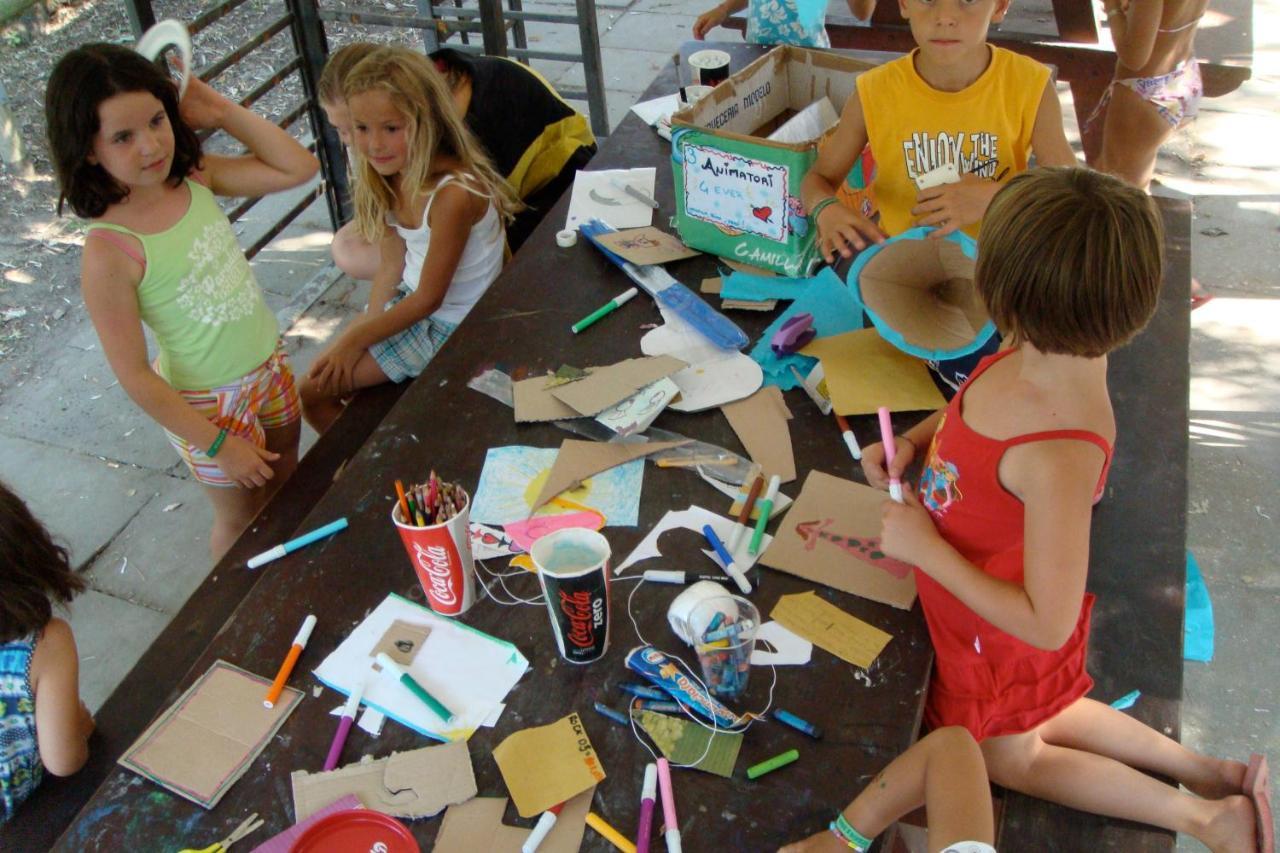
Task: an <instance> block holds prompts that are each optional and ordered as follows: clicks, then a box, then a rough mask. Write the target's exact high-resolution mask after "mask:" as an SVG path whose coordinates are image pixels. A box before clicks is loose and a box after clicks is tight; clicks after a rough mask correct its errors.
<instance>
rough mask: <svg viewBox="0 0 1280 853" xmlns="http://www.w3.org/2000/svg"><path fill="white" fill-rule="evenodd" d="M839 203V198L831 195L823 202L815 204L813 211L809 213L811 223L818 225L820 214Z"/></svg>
mask: <svg viewBox="0 0 1280 853" xmlns="http://www.w3.org/2000/svg"><path fill="white" fill-rule="evenodd" d="M838 201H839V199H838V198H836V197H835V196H833V195H829V196H827V197H826V198H824V199H823V200H822V201H820V202H818V203H817V204H815V205H814V206H813V210H811V211H809V221H810V222H813V223H814V224H815V225H816V224H817V222H818V214H820V213H822V211H824V210H826V209H827V208H828V207H830V206H831V205H833V204H835V203H836V202H838Z"/></svg>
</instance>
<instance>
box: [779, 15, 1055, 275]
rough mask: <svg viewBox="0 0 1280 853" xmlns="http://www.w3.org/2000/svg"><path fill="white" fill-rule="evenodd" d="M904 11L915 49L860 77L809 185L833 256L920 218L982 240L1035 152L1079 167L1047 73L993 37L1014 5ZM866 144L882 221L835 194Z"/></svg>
mask: <svg viewBox="0 0 1280 853" xmlns="http://www.w3.org/2000/svg"><path fill="white" fill-rule="evenodd" d="M898 8H899V9H900V10H901V11H902V16H903V17H904V18H906V19H907V21H908V23H910V25H911V35H912V36H913V37H914V38H915V41H916V45H917V48H916V50H914V51H912V52H911V54H909V55H907V56H904V57H902V58H901V59H896V60H894V61H892V62H889V63H886V64H884V65H881V66H879V67H878V68H875V69H873V70H871V71H868V72H866V73H865V74H863V75H861V76H860V77H859V78H858V81H857V92H856V97H851V98H849V100H848V102H847V103H846V104H845V106H844V112H843V114H842V115H841V117H840V124H839V126H838V127H837V128H836V131H835V133H834V134H833V135H832V137H831V138H830V139H829V140H828V141H827V144H826V145H824V146H823V148H822V150H821V151H820V152H819V155H818V160H817V162H816V163H815V164H814V166H813V168H812V169H811V170H810V171H809V174H808V175H806V176H805V179H804V183H803V184H802V185H801V198H802V199H803V200H804V203H805V209H806V210H808V211H809V215H810V216H811V217H813V219H814V220H815V223H816V225H817V227H818V245H819V247H820V248H821V250H822V255H823V257H824V258H826V259H827V261H828V263H834V262H835V259H836V255H837V254H839V255H842V256H844V257H846V258H847V257H851V256H852V255H853V254H854V252H855V251H859V250H861V249H864V248H866V246H867V244H868V243H869V242H874V243H880V242H883V241H884V240H885V238H886V237H888V236H893V235H895V234H898V233H901V232H902V231H905V230H907V229H908V228H911V227H913V226H915V225H932V226H936V227H937V229H938V230H937V231H935V232H934V236H938V237H942V236H945V235H947V234H950V233H952V232H953V231H957V230H963V231H965V232H966V233H968V234H969V235H970V236H972V237H977V235H978V226H979V225H980V224H981V222H982V216H983V214H984V213H985V212H986V209H987V205H988V204H989V203H990V201H991V198H992V196H994V195H995V193H996V190H998V189H999V188H1000V186H1001V184H1002V182H1004V181H1006V180H1008V179H1009V178H1011V177H1013V176H1014V175H1015V174H1018V173H1019V172H1022V171H1024V170H1025V169H1026V168H1027V161H1028V158H1029V155H1030V154H1031V152H1034V153H1035V155H1036V162H1037V164H1038V165H1041V166H1071V165H1075V164H1076V158H1075V155H1074V153H1072V151H1071V146H1070V145H1069V144H1068V143H1067V137H1066V134H1065V133H1064V132H1063V130H1062V108H1061V106H1060V105H1059V103H1058V96H1057V93H1056V92H1055V91H1054V88H1053V84H1052V82H1051V81H1050V80H1049V69H1048V68H1046V67H1045V66H1044V65H1041V64H1040V63H1039V62H1036V61H1035V60H1033V59H1030V58H1028V57H1025V56H1021V55H1019V54H1016V53H1012V52H1010V51H1007V50H1004V49H1002V48H998V47H993V46H991V45H989V44H987V30H988V28H989V27H990V26H991V24H992V23H994V22H998V21H1001V20H1003V19H1004V15H1005V12H1006V11H1008V8H1009V0H898ZM868 143H870V147H871V152H872V154H873V155H874V156H875V160H876V177H875V179H874V180H873V182H872V185H871V189H872V192H873V194H874V196H875V199H876V204H877V205H878V207H879V209H880V223H879V225H876V224H875V223H873V222H872V221H871V220H869V219H868V218H866V217H865V216H863V215H862V214H861V213H860V212H858V211H855V210H851V209H850V208H848V207H845V206H844V205H842V204H840V203H838V201H837V199H836V191H837V188H838V187H840V185H841V184H842V182H843V181H844V178H845V176H846V175H848V174H849V170H850V168H851V167H852V166H853V163H854V161H855V159H857V157H858V156H859V155H860V154H861V153H862V150H863V148H864V146H866V145H867V144H868Z"/></svg>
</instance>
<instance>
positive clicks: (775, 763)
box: [747, 749, 800, 779]
mask: <svg viewBox="0 0 1280 853" xmlns="http://www.w3.org/2000/svg"><path fill="white" fill-rule="evenodd" d="M799 757H800V750H798V749H788V750H787V751H786V752H784V753H782V755H775V756H774V757H773V758H770V759H769V760H768V761H761V762H760V763H759V764H756V765H754V766H752V767H748V768H747V778H748V779H759V778H760V777H761V776H763V775H764V774H766V773H771V772H773V771H774V770H777V769H778V768H779V767H786V766H787V765H788V764H790V763H791V762H793V761H795V760H796V759H798V758H799Z"/></svg>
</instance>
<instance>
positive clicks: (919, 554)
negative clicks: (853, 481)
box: [880, 489, 954, 572]
mask: <svg viewBox="0 0 1280 853" xmlns="http://www.w3.org/2000/svg"><path fill="white" fill-rule="evenodd" d="M880 519H881V521H880V525H881V526H880V549H881V550H882V551H884V552H885V553H886V554H888V555H889V556H890V557H893V558H894V559H895V560H901V561H902V562H904V563H910V564H911V565H913V566H919V567H920V568H921V569H922V570H924V571H926V572H927V571H928V570H929V569H928V567H929V566H936V565H938V563H939V559H940V558H939V549H947V550H951V551H953V552H954V549H953V548H952V547H951V546H950V545H949V544H947V542H946V540H945V539H943V538H942V536H941V535H940V534H939V533H938V528H936V527H934V526H933V516H931V515H929V512H928V510H926V509H925V508H924V506H923V505H922V504H921V503H920V498H918V497H917V496H916V493H915V490H913V489H903V490H902V502H901V503H898V502H895V501H885V502H884V507H883V509H882V510H881V516H880Z"/></svg>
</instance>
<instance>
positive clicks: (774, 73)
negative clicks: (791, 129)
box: [671, 46, 872, 276]
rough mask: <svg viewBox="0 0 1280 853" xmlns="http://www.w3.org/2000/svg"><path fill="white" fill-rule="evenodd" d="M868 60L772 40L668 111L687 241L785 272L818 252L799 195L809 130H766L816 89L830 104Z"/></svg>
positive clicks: (807, 263)
mask: <svg viewBox="0 0 1280 853" xmlns="http://www.w3.org/2000/svg"><path fill="white" fill-rule="evenodd" d="M871 67H872V66H871V65H868V64H867V63H865V62H859V61H857V60H854V59H849V58H847V57H843V56H838V55H836V54H832V53H827V52H825V51H820V50H809V49H806V48H801V47H790V46H787V47H780V48H777V49H776V50H773V51H770V52H769V53H767V54H765V55H764V56H762V57H760V58H759V59H757V60H756V61H755V62H753V63H751V64H750V65H748V66H747V67H746V68H744V69H742V70H741V71H739V72H738V73H737V74H734V75H732V76H730V77H729V79H728V80H726V81H724V82H723V83H721V84H720V85H718V86H716V87H715V88H714V89H713V90H712V91H711V92H710V93H709V94H707V95H706V96H705V97H703V98H702V99H700V100H698V101H696V102H695V103H693V104H692V105H691V106H689V107H686V108H685V109H683V110H681V111H680V112H677V113H676V114H675V115H673V116H672V117H671V129H672V133H671V161H672V168H673V169H674V171H675V188H676V228H677V230H678V231H679V233H680V239H681V240H683V241H684V242H685V244H686V245H688V246H691V247H693V248H695V249H701V250H703V251H705V252H710V253H712V254H715V255H720V256H721V257H724V258H729V259H731V260H737V261H741V262H742V263H745V264H751V265H752V266H758V267H764V268H765V269H769V270H773V271H775V272H778V273H781V274H783V275H788V276H804V275H808V274H809V273H810V272H811V271H812V269H813V267H814V266H816V265H817V263H818V261H819V260H820V257H819V253H818V248H817V245H816V243H815V240H814V236H815V231H814V229H813V228H812V227H811V225H810V223H809V220H808V217H806V216H805V211H804V207H803V205H802V204H801V202H800V182H801V181H802V180H804V176H805V173H806V172H808V171H809V167H810V166H812V165H813V163H814V161H815V160H816V159H817V156H818V145H819V142H820V141H821V140H822V139H823V138H824V137H825V136H826V134H828V133H830V130H829V129H828V130H827V131H825V132H822V131H818V132H817V133H815V134H814V135H812V136H810V137H808V138H803V139H800V140H799V141H794V142H780V141H775V140H770V139H767V138H766V137H767V136H768V135H769V134H770V133H771V132H773V131H774V130H775V129H776V128H777V127H779V126H780V125H782V124H783V123H784V122H785V121H786V120H787V119H789V118H791V117H793V116H795V115H796V114H798V113H801V112H802V111H804V110H805V109H806V108H807V107H811V105H813V104H815V103H818V102H820V101H821V100H822V99H823V98H824V97H825V98H826V99H827V100H828V101H829V102H830V104H831V105H832V107H833V108H834V111H835V113H837V114H838V113H839V112H840V110H842V109H843V108H844V104H845V101H846V100H847V99H848V98H849V96H850V95H852V94H853V92H854V80H855V78H856V77H857V75H858V74H860V73H862V72H863V71H866V70H868V69H870V68H871Z"/></svg>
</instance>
